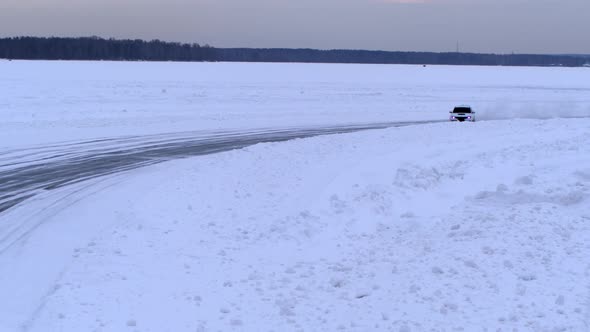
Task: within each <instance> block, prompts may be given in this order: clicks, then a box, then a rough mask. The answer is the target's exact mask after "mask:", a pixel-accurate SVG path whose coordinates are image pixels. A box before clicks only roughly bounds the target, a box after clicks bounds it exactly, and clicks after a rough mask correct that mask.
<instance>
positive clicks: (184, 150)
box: [0, 121, 437, 213]
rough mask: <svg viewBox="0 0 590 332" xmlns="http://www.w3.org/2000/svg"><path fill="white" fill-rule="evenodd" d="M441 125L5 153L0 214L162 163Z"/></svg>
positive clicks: (195, 135)
mask: <svg viewBox="0 0 590 332" xmlns="http://www.w3.org/2000/svg"><path fill="white" fill-rule="evenodd" d="M433 122H437V121H418V122H386V123H372V124H357V125H341V126H332V127H307V128H283V129H266V130H257V131H241V132H231V131H225V132H208V133H203V132H185V133H175V134H163V135H152V136H147V137H145V136H144V137H142V136H136V137H126V138H113V139H101V140H92V141H86V142H78V143H64V144H57V145H51V146H45V147H37V148H31V149H24V150H23V149H19V150H14V151H5V152H3V153H0V213H1V212H3V211H6V210H7V209H9V208H11V207H13V206H15V205H17V204H19V203H21V202H23V201H25V200H26V199H28V198H31V197H32V196H34V195H36V194H37V193H39V192H43V191H47V190H52V189H55V188H60V187H63V186H65V185H68V184H72V183H77V182H80V181H84V180H88V179H91V178H96V177H99V176H103V175H108V174H113V173H117V172H122V171H126V170H130V169H135V168H138V167H142V166H147V165H153V164H155V163H159V162H162V161H167V160H171V159H176V158H183V157H188V156H197V155H204V154H210V153H215V152H221V151H228V150H233V149H239V148H243V147H246V146H249V145H253V144H257V143H262V142H278V141H285V140H289V139H294V138H305V137H311V136H317V135H327V134H335V133H347V132H354V131H359V130H367V129H382V128H388V127H401V126H408V125H416V124H424V123H433Z"/></svg>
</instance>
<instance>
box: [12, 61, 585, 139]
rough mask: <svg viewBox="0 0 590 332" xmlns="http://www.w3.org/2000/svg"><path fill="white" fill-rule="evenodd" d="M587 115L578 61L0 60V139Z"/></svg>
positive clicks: (582, 70)
mask: <svg viewBox="0 0 590 332" xmlns="http://www.w3.org/2000/svg"><path fill="white" fill-rule="evenodd" d="M465 103H467V104H471V106H473V107H474V109H475V110H476V111H477V112H478V116H477V118H478V119H479V120H484V119H498V118H502V119H505V118H518V117H521V118H522V117H524V118H548V117H549V118H552V117H571V116H590V106H588V105H590V80H588V69H587V68H518V67H513V68H510V67H470V66H459V67H457V66H427V67H422V66H403V65H355V64H284V63H275V64H272V63H174V62H161V63H157V62H107V61H99V62H91V61H78V62H77V61H0V118H1V119H2V121H1V122H0V149H1V148H13V147H28V146H30V145H48V144H50V143H54V142H63V141H80V140H87V139H95V138H104V137H108V138H113V137H119V136H129V135H152V134H161V133H174V132H181V131H196V130H229V129H235V130H238V129H252V128H277V127H285V126H299V127H301V126H305V125H336V124H349V123H370V122H389V121H406V120H409V121H415V120H446V119H447V117H448V111H450V110H451V109H452V108H453V107H454V106H455V105H457V104H465Z"/></svg>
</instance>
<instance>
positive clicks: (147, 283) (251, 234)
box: [0, 61, 590, 332]
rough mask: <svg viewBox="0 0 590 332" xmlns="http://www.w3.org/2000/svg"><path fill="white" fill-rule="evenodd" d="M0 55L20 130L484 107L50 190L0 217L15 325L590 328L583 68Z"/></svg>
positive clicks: (113, 130)
mask: <svg viewBox="0 0 590 332" xmlns="http://www.w3.org/2000/svg"><path fill="white" fill-rule="evenodd" d="M69 66H73V67H69ZM216 66H219V67H216ZM77 67H79V69H80V70H73V69H72V68H77ZM101 67H104V68H109V70H108V72H106V71H101V70H99V69H100V68H101ZM0 68H2V71H0V73H1V74H0V75H2V76H1V79H0V84H2V86H3V89H4V88H5V89H4V92H2V93H3V96H8V98H5V99H3V100H0V112H2V113H1V114H2V116H3V119H6V121H4V122H2V123H0V126H1V129H2V131H1V132H0V136H1V137H2V141H1V143H2V144H1V146H2V147H3V148H6V147H10V148H14V147H18V146H21V145H31V144H47V143H48V142H52V141H59V140H80V139H87V138H90V137H111V136H122V135H128V134H130V133H132V134H150V133H158V132H172V131H177V130H178V131H181V130H193V129H195V128H196V129H215V128H224V127H231V128H254V127H272V126H274V125H276V126H282V125H285V126H287V125H294V124H297V125H308V124H314V125H318V124H322V123H335V122H336V123H353V122H360V121H361V120H362V122H371V121H394V120H405V119H408V120H410V119H411V120H414V119H416V118H420V119H432V118H435V117H440V118H446V116H447V113H446V112H448V108H450V107H452V106H453V105H454V104H456V103H457V104H458V103H463V102H466V103H469V104H471V106H473V107H474V108H476V110H479V111H480V112H481V113H480V117H479V118H480V119H483V118H485V116H487V119H489V120H487V121H478V122H475V123H450V122H444V123H435V124H425V125H416V126H408V127H402V128H391V129H384V130H372V131H364V132H358V133H353V134H342V135H330V136H321V137H314V138H307V139H297V140H292V141H288V142H282V143H266V144H258V145H255V146H251V147H248V148H245V149H241V150H234V151H229V152H224V153H219V154H214V155H207V156H200V157H193V158H188V159H182V160H176V161H169V162H166V163H162V164H158V165H155V166H150V167H145V168H141V169H137V170H134V171H130V172H126V173H121V174H118V175H112V176H108V177H103V178H100V179H95V180H91V181H87V182H83V183H79V184H76V185H71V186H68V187H64V188H61V189H58V190H53V191H49V192H47V193H44V194H40V195H38V196H36V197H35V198H34V199H30V200H29V201H26V202H25V203H23V204H20V205H19V206H17V207H15V208H12V209H10V210H8V211H6V212H4V213H2V214H0V294H1V295H2V296H1V297H0V331H2V332H3V331H8V332H12V331H40V332H46V331H158V332H159V331H339V330H343V331H396V332H397V331H514V330H518V331H588V330H590V254H589V253H590V145H589V144H588V143H589V142H590V119H589V118H583V116H585V115H587V114H585V113H586V112H587V111H588V100H589V99H590V96H589V94H590V92H589V91H590V90H589V89H590V80H582V78H583V77H585V76H584V75H587V72H586V71H584V69H563V68H477V67H434V66H428V67H426V68H424V67H418V66H356V65H351V66H350V67H348V66H341V65H285V64H283V65H278V64H272V65H271V64H247V65H246V64H171V63H170V64H169V63H160V64H144V63H131V64H127V63H75V62H74V63H61V62H56V63H44V62H19V61H12V62H7V61H5V62H3V61H0ZM7 68H8V69H7ZM113 68H116V69H117V70H116V71H115V73H114V74H113V70H112V69H113ZM220 68H222V69H220ZM34 69H38V70H34ZM86 69H87V71H88V73H86V74H84V70H86ZM188 69H194V72H191V71H190V70H188ZM19 70H20V72H19ZM146 70H148V71H149V72H148V73H146ZM61 71H63V72H64V75H62V76H57V77H55V76H53V75H54V74H56V73H58V72H61ZM427 73H428V74H427ZM73 76H75V77H73ZM112 76H114V77H115V78H116V79H113V78H112ZM154 77H158V79H157V80H156V79H154ZM549 77H550V78H549ZM287 78H288V79H287ZM27 84H28V85H29V86H30V89H31V90H30V91H29V92H27V91H26V90H27V88H26V86H27ZM125 87H126V88H125ZM196 87H201V88H202V92H203V94H204V95H200V94H199V92H197V95H196V96H193V97H191V94H192V92H191V91H193V90H195V89H197V88H196ZM293 87H297V89H296V90H293ZM162 89H165V90H166V92H163V91H162ZM176 89H178V90H176ZM253 91H257V92H256V94H255V95H254V92H253ZM301 91H303V93H301ZM28 94H30V97H31V99H28V100H25V98H24V96H26V95H28ZM302 95H303V96H306V97H301V96H302ZM193 98H194V99H193ZM199 98H201V99H199ZM68 101H69V102H68ZM127 103H128V104H127ZM107 105H110V106H107ZM123 105H125V106H123ZM447 106H448V107H447ZM123 107H125V109H127V110H128V111H127V112H122V110H121V109H122V108H123ZM504 111H506V112H504ZM509 111H510V112H509ZM168 112H170V113H168ZM209 116H211V117H210V118H209ZM216 116H219V117H216ZM569 116H578V117H580V116H582V118H575V119H574V118H559V117H569ZM511 117H512V118H520V119H512V120H500V119H499V118H511ZM527 117H528V119H527ZM493 118H496V119H494V120H492V119H493ZM545 118H547V119H545ZM548 118H552V119H548ZM36 134H38V135H37V136H35V135H36ZM19 229H27V230H29V229H30V230H31V231H27V232H26V233H24V234H21V233H19ZM15 234H18V236H17V238H15Z"/></svg>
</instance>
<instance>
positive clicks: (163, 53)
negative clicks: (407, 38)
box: [0, 37, 590, 67]
mask: <svg viewBox="0 0 590 332" xmlns="http://www.w3.org/2000/svg"><path fill="white" fill-rule="evenodd" d="M0 58H4V59H27V60H37V59H43V60H117V61H119V60H125V61H240V62H317V63H373V64H378V63H380V64H434V65H437V64H439V65H487V66H567V67H577V66H583V65H585V64H587V63H588V62H589V61H590V60H589V58H587V57H582V56H575V55H538V54H479V53H457V52H448V53H435V52H386V51H364V50H314V49H279V48H274V49H256V48H213V47H209V46H207V45H205V46H201V45H199V44H181V43H170V42H163V41H159V40H152V41H143V40H137V39H136V40H116V39H102V38H98V37H84V38H57V37H52V38H38V37H15V38H4V39H0Z"/></svg>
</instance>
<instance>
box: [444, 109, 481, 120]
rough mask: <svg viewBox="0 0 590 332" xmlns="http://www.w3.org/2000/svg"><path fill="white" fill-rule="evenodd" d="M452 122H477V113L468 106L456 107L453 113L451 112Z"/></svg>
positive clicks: (450, 118)
mask: <svg viewBox="0 0 590 332" xmlns="http://www.w3.org/2000/svg"><path fill="white" fill-rule="evenodd" d="M449 113H450V115H449V120H450V121H459V122H463V121H471V122H475V112H474V111H473V109H472V108H471V106H468V105H461V106H455V108H453V110H452V111H450V112H449Z"/></svg>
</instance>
